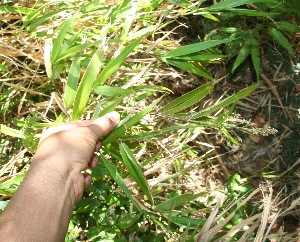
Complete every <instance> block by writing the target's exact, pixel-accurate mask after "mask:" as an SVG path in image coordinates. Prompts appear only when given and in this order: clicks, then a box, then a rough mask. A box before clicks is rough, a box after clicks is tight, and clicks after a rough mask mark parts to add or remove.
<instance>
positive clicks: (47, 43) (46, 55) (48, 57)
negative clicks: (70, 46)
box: [44, 30, 53, 79]
mask: <svg viewBox="0 0 300 242" xmlns="http://www.w3.org/2000/svg"><path fill="white" fill-rule="evenodd" d="M48 34H49V35H51V34H52V30H50V31H49V32H48ZM52 46H53V42H52V38H51V37H49V38H47V39H46V40H45V46H44V62H45V68H46V73H47V76H48V77H49V78H50V79H53V71H52V63H51V51H52Z"/></svg>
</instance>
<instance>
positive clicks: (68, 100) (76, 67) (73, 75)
mask: <svg viewBox="0 0 300 242" xmlns="http://www.w3.org/2000/svg"><path fill="white" fill-rule="evenodd" d="M79 78H80V57H79V56H77V57H75V58H74V60H73V62H72V65H71V68H70V72H69V75H68V78H67V84H66V89H65V96H64V101H65V104H66V107H68V108H71V107H72V106H73V101H74V99H75V96H76V90H77V85H78V82H79Z"/></svg>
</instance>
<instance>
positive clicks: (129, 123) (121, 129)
mask: <svg viewBox="0 0 300 242" xmlns="http://www.w3.org/2000/svg"><path fill="white" fill-rule="evenodd" d="M161 98H162V97H161ZM161 98H159V99H157V100H156V101H154V102H153V103H151V104H150V105H149V106H148V107H146V108H145V109H144V110H142V111H140V112H139V113H137V114H136V115H134V116H133V117H131V118H130V119H128V120H127V121H126V122H124V123H123V124H122V125H120V126H119V127H117V128H116V129H114V130H113V131H112V132H111V133H110V134H109V135H108V136H107V137H106V138H105V139H104V140H103V141H102V144H103V145H107V144H108V143H110V142H112V141H114V140H116V139H117V138H119V137H121V136H122V135H123V134H124V133H125V131H126V129H129V128H131V127H132V126H133V125H135V124H136V123H137V122H139V121H140V120H141V119H142V118H143V117H144V116H145V115H146V114H148V113H149V112H150V111H151V110H152V109H153V108H154V107H155V106H156V104H157V103H158V102H159V101H160V100H161Z"/></svg>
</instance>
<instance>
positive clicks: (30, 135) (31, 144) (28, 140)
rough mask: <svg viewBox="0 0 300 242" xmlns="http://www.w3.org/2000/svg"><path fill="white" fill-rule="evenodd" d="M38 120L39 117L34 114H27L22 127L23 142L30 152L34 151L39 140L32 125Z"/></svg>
mask: <svg viewBox="0 0 300 242" xmlns="http://www.w3.org/2000/svg"><path fill="white" fill-rule="evenodd" d="M38 120H39V118H38V117H37V116H36V115H34V114H32V115H28V116H27V117H26V119H25V122H24V125H23V128H22V133H23V137H22V138H23V139H22V140H23V144H24V146H25V147H26V148H27V150H28V151H30V152H34V151H35V150H36V148H37V145H38V142H39V139H38V138H37V137H36V134H37V132H36V129H35V128H34V127H33V125H34V124H35V123H36V122H37V121H38Z"/></svg>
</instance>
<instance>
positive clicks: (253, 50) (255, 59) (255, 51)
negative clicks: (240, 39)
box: [250, 39, 260, 80]
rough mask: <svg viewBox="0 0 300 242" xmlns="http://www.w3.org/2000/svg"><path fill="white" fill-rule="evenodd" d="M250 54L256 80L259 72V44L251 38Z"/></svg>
mask: <svg viewBox="0 0 300 242" xmlns="http://www.w3.org/2000/svg"><path fill="white" fill-rule="evenodd" d="M250 55H251V59H252V64H253V66H254V70H255V73H256V79H257V80H258V79H259V74H260V55H259V44H258V41H257V40H256V39H251V46H250Z"/></svg>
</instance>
